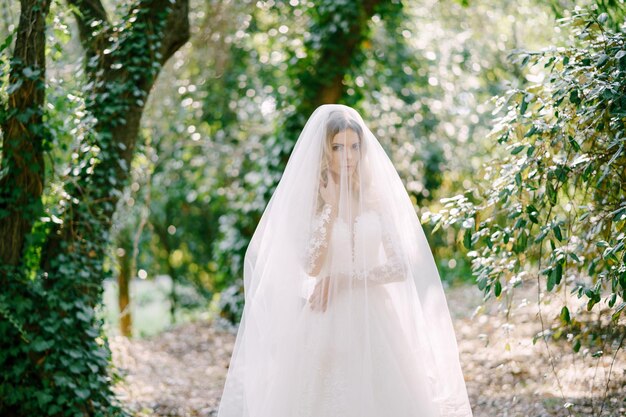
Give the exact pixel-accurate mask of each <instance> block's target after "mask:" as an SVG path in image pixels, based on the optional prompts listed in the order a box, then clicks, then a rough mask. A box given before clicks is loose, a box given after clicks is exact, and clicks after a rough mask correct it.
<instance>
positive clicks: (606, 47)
mask: <svg viewBox="0 0 626 417" xmlns="http://www.w3.org/2000/svg"><path fill="white" fill-rule="evenodd" d="M606 22H607V15H606V14H605V13H602V14H599V15H598V14H597V12H593V11H588V10H579V11H577V12H575V13H574V14H573V16H572V17H571V18H569V19H567V20H565V23H566V28H568V29H569V30H570V33H571V39H570V42H569V44H568V45H567V47H565V48H562V49H555V48H550V49H547V50H544V51H525V50H521V51H516V53H515V54H514V56H515V58H516V60H517V62H518V63H519V64H520V65H521V66H522V67H530V68H532V72H533V73H534V74H535V75H536V76H537V74H539V75H541V76H542V78H543V80H542V81H541V82H538V83H535V84H533V85H528V86H526V87H524V88H513V89H511V90H509V91H508V92H507V93H506V94H505V95H503V96H501V97H499V98H498V100H497V104H498V109H497V112H499V113H501V114H502V116H501V117H500V118H499V120H497V123H496V124H495V126H494V129H493V132H492V136H491V137H492V138H495V139H497V142H498V144H499V145H500V151H501V155H500V156H498V157H496V158H495V159H493V160H492V161H490V162H489V163H488V164H486V165H485V166H484V167H483V173H482V174H483V175H482V176H483V177H484V178H485V180H484V181H481V182H479V184H478V185H477V187H475V188H473V189H472V190H469V191H468V192H467V193H465V194H461V195H457V196H455V197H453V198H449V199H445V200H443V202H444V203H445V208H444V209H443V210H442V211H440V212H439V213H437V214H432V213H430V214H429V215H428V217H429V218H430V220H431V221H432V223H433V224H435V227H436V228H438V227H441V226H444V227H446V226H450V225H460V227H461V229H462V230H463V238H462V239H463V244H464V246H465V247H466V248H467V249H468V250H469V252H468V256H470V257H471V258H472V269H473V272H474V274H475V276H476V279H477V284H478V287H479V288H480V289H481V290H483V291H484V293H485V297H489V296H493V297H497V298H500V297H502V296H503V295H505V294H506V293H508V292H512V291H514V289H515V288H516V287H518V286H520V285H523V284H524V283H525V282H527V281H529V280H532V281H534V282H537V284H538V286H539V288H540V290H541V289H545V290H546V291H547V293H551V292H557V291H562V292H564V293H565V292H568V293H570V294H575V295H576V296H577V297H578V298H579V299H583V298H584V300H585V301H586V303H585V308H583V309H580V310H577V311H572V310H571V307H572V306H571V305H568V304H567V302H564V303H563V305H562V308H561V311H560V315H559V316H558V317H554V318H552V321H550V322H548V323H547V324H546V323H544V321H543V317H542V316H541V315H540V318H541V323H542V331H541V332H540V333H538V334H537V335H536V337H535V340H537V339H540V338H543V339H544V340H549V339H560V338H562V337H565V336H567V338H568V340H569V341H570V342H571V343H572V347H573V349H574V350H575V351H576V352H578V351H579V350H580V348H581V346H587V347H589V348H590V349H592V350H593V351H594V355H597V356H598V357H599V356H602V355H603V354H607V353H608V352H610V351H612V352H613V354H615V355H616V354H617V352H618V351H619V350H620V349H621V347H622V345H623V342H624V336H625V335H626V329H625V327H624V324H623V320H621V321H620V318H623V311H624V309H626V267H625V261H626V249H625V245H626V237H625V235H626V203H625V202H626V186H625V184H626V170H625V169H624V167H625V166H626V151H625V147H624V140H625V138H626V126H625V124H624V120H625V119H624V116H625V115H626V81H625V80H626V38H625V35H624V32H623V31H620V32H615V31H612V30H611V29H610V28H608V27H606V26H605V23H606ZM544 69H545V70H544ZM544 71H545V73H544ZM529 72H530V70H529ZM545 294H546V293H544V292H540V293H539V296H538V298H539V302H541V299H543V298H544V297H545ZM590 312H597V319H591V320H590V319H589V317H588V316H589V315H590ZM594 322H595V323H594ZM597 323H599V324H600V326H598V325H597Z"/></svg>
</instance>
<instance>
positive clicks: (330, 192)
mask: <svg viewBox="0 0 626 417" xmlns="http://www.w3.org/2000/svg"><path fill="white" fill-rule="evenodd" d="M326 177H327V178H328V180H327V181H326V184H324V181H321V182H320V194H321V196H322V199H323V200H324V202H325V203H327V204H330V205H331V206H332V207H333V209H335V208H336V207H337V200H339V187H337V183H335V180H334V179H333V174H332V173H331V172H330V171H328V175H327V176H326Z"/></svg>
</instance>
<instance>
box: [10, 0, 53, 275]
mask: <svg viewBox="0 0 626 417" xmlns="http://www.w3.org/2000/svg"><path fill="white" fill-rule="evenodd" d="M20 4H21V8H22V12H21V14H20V21H19V26H18V29H17V38H16V40H15V49H14V52H13V58H12V59H11V73H10V77H9V84H10V86H9V89H8V92H9V97H8V102H7V103H6V105H5V106H4V111H3V114H2V116H1V118H0V124H1V127H2V132H3V144H2V159H1V162H2V166H1V169H0V172H2V173H4V175H2V177H1V178H0V237H1V238H0V262H1V263H2V264H3V265H13V266H14V265H17V264H18V263H19V262H20V260H21V256H22V252H23V250H24V241H25V239H26V235H27V234H28V233H29V231H30V229H31V227H32V226H33V219H35V218H36V217H38V215H39V213H40V211H41V194H42V191H43V182H44V162H43V151H44V142H45V139H44V138H45V131H44V126H43V104H44V100H45V74H46V58H45V48H46V39H45V29H46V23H45V21H46V16H47V15H48V11H49V10H50V1H49V0H21V3H20ZM0 277H3V274H2V273H0Z"/></svg>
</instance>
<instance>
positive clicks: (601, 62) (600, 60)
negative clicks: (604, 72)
mask: <svg viewBox="0 0 626 417" xmlns="http://www.w3.org/2000/svg"><path fill="white" fill-rule="evenodd" d="M608 60H609V56H608V55H607V54H601V55H600V57H599V58H598V62H597V63H596V67H598V68H600V67H601V66H603V65H604V64H606V63H607V61H608Z"/></svg>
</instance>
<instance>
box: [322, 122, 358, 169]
mask: <svg viewBox="0 0 626 417" xmlns="http://www.w3.org/2000/svg"><path fill="white" fill-rule="evenodd" d="M330 152H331V157H330V170H331V171H332V172H334V173H335V174H339V173H340V172H341V171H342V168H344V169H345V170H346V171H347V172H348V174H349V175H351V174H353V173H354V171H355V170H356V167H357V165H358V164H359V160H360V159H361V140H360V138H359V135H358V134H357V133H356V132H355V131H354V130H352V129H346V130H343V131H341V132H339V133H337V134H336V135H335V136H334V137H333V139H332V141H331V143H330Z"/></svg>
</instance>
